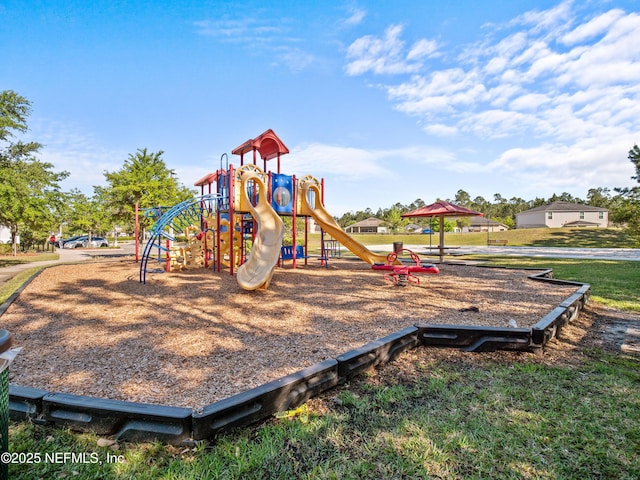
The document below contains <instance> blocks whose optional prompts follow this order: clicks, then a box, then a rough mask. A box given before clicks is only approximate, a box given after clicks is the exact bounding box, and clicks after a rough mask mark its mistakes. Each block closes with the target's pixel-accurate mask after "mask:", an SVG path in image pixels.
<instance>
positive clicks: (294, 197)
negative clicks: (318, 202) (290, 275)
mask: <svg viewBox="0 0 640 480" xmlns="http://www.w3.org/2000/svg"><path fill="white" fill-rule="evenodd" d="M292 190H293V193H292V197H293V198H292V200H293V205H295V204H296V190H297V185H296V176H295V175H294V176H293V178H292ZM291 218H292V221H291V224H292V225H291V237H292V239H291V240H292V241H291V243H292V244H293V249H292V251H291V253H292V255H293V268H296V265H297V264H296V220H297V217H296V209H295V208H294V209H293V216H292V217H291Z"/></svg>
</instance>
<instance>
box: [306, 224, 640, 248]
mask: <svg viewBox="0 0 640 480" xmlns="http://www.w3.org/2000/svg"><path fill="white" fill-rule="evenodd" d="M318 237H319V235H318ZM353 237H354V238H356V239H357V240H359V241H360V242H362V243H364V244H365V245H380V244H389V245H391V244H392V243H393V242H404V243H405V244H408V245H410V244H414V245H429V242H430V241H431V243H432V244H433V245H438V242H439V234H438V233H434V234H433V235H423V234H384V235H377V234H363V235H353ZM430 237H431V238H430ZM488 238H489V239H492V240H507V242H508V245H511V246H529V247H576V248H596V247H597V248H640V245H638V242H637V240H635V239H634V238H633V237H632V236H630V235H629V234H628V233H626V232H625V231H624V230H621V229H616V228H527V229H521V230H517V229H514V230H507V231H505V232H491V233H489V235H488ZM444 243H445V245H457V246H467V245H486V244H487V233H486V232H484V233H452V232H445V234H444Z"/></svg>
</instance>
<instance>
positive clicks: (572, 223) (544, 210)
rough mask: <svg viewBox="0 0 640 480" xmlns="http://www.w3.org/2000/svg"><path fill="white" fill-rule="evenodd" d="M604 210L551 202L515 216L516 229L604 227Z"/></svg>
mask: <svg viewBox="0 0 640 480" xmlns="http://www.w3.org/2000/svg"><path fill="white" fill-rule="evenodd" d="M608 224H609V211H608V210H607V209H606V208H600V207H592V206H590V205H581V204H579V203H569V202H553V203H550V204H548V205H541V206H539V207H535V208H531V209H529V210H525V211H524V212H520V213H517V214H516V228H540V227H548V228H560V227H606V226H607V225H608Z"/></svg>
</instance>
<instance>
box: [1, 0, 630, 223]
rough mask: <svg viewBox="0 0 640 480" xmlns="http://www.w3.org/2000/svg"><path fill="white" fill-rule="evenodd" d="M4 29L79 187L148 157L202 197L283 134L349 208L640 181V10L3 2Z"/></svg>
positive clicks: (333, 200)
mask: <svg viewBox="0 0 640 480" xmlns="http://www.w3.org/2000/svg"><path fill="white" fill-rule="evenodd" d="M0 25H1V26H0V45H1V48H2V58H3V59H2V62H1V63H0V88H1V89H3V90H5V89H11V90H14V91H16V92H18V93H19V94H21V95H23V96H25V97H27V98H28V99H29V100H30V101H31V102H32V105H33V112H32V116H31V117H30V119H29V124H30V131H29V133H28V135H27V136H26V137H23V138H24V139H33V140H36V141H39V142H40V143H42V144H44V148H43V149H42V151H41V154H40V158H41V159H42V160H45V161H49V162H51V163H53V164H54V165H55V167H56V169H58V170H67V171H69V172H70V173H71V175H70V177H69V178H68V179H67V180H65V182H64V183H63V187H64V188H65V189H67V190H69V189H71V188H79V189H81V190H82V191H84V192H85V193H87V194H91V193H92V186H93V185H104V176H103V172H104V171H113V170H117V169H119V168H120V167H121V166H122V164H123V162H124V160H125V159H126V158H127V156H128V154H130V153H134V152H135V151H136V149H138V148H148V149H149V150H151V151H157V150H163V151H164V152H165V154H164V159H165V161H166V163H167V165H168V166H169V168H172V169H174V170H175V171H176V173H177V175H178V177H179V179H180V180H181V181H182V182H183V183H184V184H186V185H192V184H193V182H194V181H196V180H197V179H198V178H200V177H202V176H203V175H205V174H206V173H209V172H212V171H214V170H215V169H216V168H218V166H219V164H220V157H221V155H222V154H223V153H225V152H226V153H228V154H229V158H230V161H231V162H232V163H234V164H239V158H238V157H236V156H232V155H231V153H230V152H231V150H232V149H234V148H235V147H236V146H238V145H240V144H241V143H243V142H244V141H245V140H247V139H249V138H253V137H255V136H257V135H259V134H260V133H262V132H263V131H265V130H267V129H269V128H271V129H273V130H274V131H275V132H276V134H277V135H278V136H279V137H280V138H281V139H282V141H283V142H284V143H285V144H286V145H287V146H288V147H289V149H290V151H291V154H290V155H287V156H285V157H283V159H282V170H283V173H290V174H296V175H298V176H304V175H307V174H310V175H313V176H316V177H318V178H320V177H324V178H325V182H326V195H325V203H326V205H327V209H328V210H329V211H330V212H331V213H332V214H334V215H341V214H342V213H344V212H346V211H350V210H362V209H365V208H367V207H369V208H371V209H373V210H374V211H375V210H377V209H378V208H379V207H383V208H385V207H389V206H391V205H392V204H394V203H395V202H401V203H405V204H408V203H411V202H412V201H414V200H415V199H417V198H421V199H423V200H424V201H425V202H427V203H430V202H432V201H435V200H436V199H438V198H454V196H455V194H456V192H457V191H458V190H459V189H463V190H465V191H467V192H468V193H469V194H470V195H471V197H472V198H474V197H476V196H483V197H485V198H486V199H487V200H493V195H494V194H495V193H499V194H501V195H502V196H503V197H505V198H511V197H522V198H524V199H525V200H529V199H533V198H535V197H548V196H550V195H552V194H553V193H558V194H560V193H562V192H569V193H571V194H572V195H574V196H578V197H581V198H584V197H586V195H587V191H588V189H589V188H595V187H609V188H613V187H617V186H622V187H624V186H631V185H633V184H634V183H633V180H631V179H630V177H631V176H632V175H633V174H634V170H633V166H632V164H631V162H629V161H628V159H627V153H628V151H629V149H630V148H631V147H632V146H633V145H634V144H635V143H640V1H639V0H626V1H625V0H611V1H601V0H598V1H590V0H586V1H585V0H582V1H546V0H537V1H530V0H519V1H507V0H485V1H479V2H476V1H446V2H445V1H439V2H436V1H432V0H423V1H421V0H415V1H393V2H388V1H366V2H365V1H362V2H355V1H345V2H333V1H323V2H319V1H317V2H312V1H309V2H295V1H277V0H276V1H270V2H257V1H256V2H237V1H234V2H226V1H203V0H199V1H192V0H187V1H180V2H178V1H175V2H172V1H153V2H151V1H144V0H134V1H127V0H124V1H117V2H115V1H102V0H95V1H93V2H85V1H47V0H41V1H30V0H4V1H3V2H1V3H0ZM274 168H275V165H274Z"/></svg>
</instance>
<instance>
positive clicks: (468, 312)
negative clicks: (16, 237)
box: [2, 261, 588, 408]
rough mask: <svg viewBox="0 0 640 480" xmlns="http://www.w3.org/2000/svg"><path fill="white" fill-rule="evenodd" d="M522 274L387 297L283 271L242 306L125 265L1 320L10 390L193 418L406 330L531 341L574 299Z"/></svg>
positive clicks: (348, 279) (81, 277)
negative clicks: (469, 331) (185, 411)
mask: <svg viewBox="0 0 640 480" xmlns="http://www.w3.org/2000/svg"><path fill="white" fill-rule="evenodd" d="M530 273H531V272H529V271H522V270H506V269H486V268H477V267H470V266H461V265H442V268H441V273H440V274H439V275H430V276H423V277H422V284H421V285H419V286H415V285H411V286H407V287H397V286H395V285H394V284H392V283H391V282H388V281H385V280H384V279H383V275H382V274H381V273H380V272H374V271H372V270H371V269H370V267H369V266H368V265H367V264H364V263H361V262H352V261H332V262H331V264H330V267H329V268H328V269H325V268H321V267H318V266H317V264H316V265H314V266H309V267H306V268H298V269H297V270H292V269H282V268H279V269H277V271H276V273H275V275H274V277H273V281H272V283H271V286H270V289H269V290H268V291H255V292H247V291H244V290H241V289H240V288H239V287H238V285H237V283H236V281H235V277H233V276H231V275H229V274H228V273H220V274H218V273H215V272H212V271H210V270H192V271H187V272H182V273H177V274H153V275H149V276H148V277H147V279H148V281H147V285H142V284H140V283H139V281H138V266H137V265H136V264H135V263H132V262H130V261H128V262H109V263H91V264H87V263H85V264H79V265H66V266H57V267H54V268H49V269H47V270H45V271H44V272H43V273H42V274H41V275H40V276H38V277H37V278H36V279H35V280H34V281H33V282H31V284H30V285H29V286H28V287H27V288H26V289H25V290H24V291H23V292H22V294H21V295H20V297H19V298H18V299H17V300H16V302H15V303H14V304H13V305H12V306H11V307H10V308H9V309H8V310H7V312H6V313H5V314H4V315H3V316H2V321H3V328H6V329H8V330H10V331H11V332H12V333H13V334H14V337H15V342H14V343H15V344H16V345H18V346H22V347H23V351H22V352H21V353H20V355H19V356H18V357H17V358H16V361H15V362H14V364H13V365H12V368H11V382H12V383H15V384H18V385H24V386H31V387H36V388H42V389H45V390H49V391H57V392H68V393H74V394H79V395H90V396H96V397H107V398H112V399H118V400H127V401H136V402H146V403H159V404H166V405H174V406H186V407H194V408H197V407H199V406H202V405H206V404H209V403H212V402H214V401H217V400H221V399H223V398H226V397H228V396H230V395H233V394H236V393H240V392H242V391H244V390H247V389H249V388H252V387H255V386H258V385H261V384H263V383H266V382H268V381H271V380H274V379H276V378H279V377H282V376H284V375H287V374H289V373H293V372H295V371H297V370H300V369H302V368H305V367H308V366H310V365H313V364H315V363H318V362H320V361H323V360H326V359H328V358H335V357H336V356H338V355H340V354H342V353H345V352H347V351H349V350H351V349H354V348H357V347H360V346H362V345H364V344H366V343H368V342H370V341H372V340H376V339H378V338H381V337H384V336H386V335H388V334H390V333H393V332H396V331H398V330H400V329H402V328H405V327H407V326H410V325H413V324H415V323H436V324H464V325H486V326H501V327H506V326H508V325H509V323H510V322H511V323H513V322H515V323H517V325H518V326H519V327H529V326H531V325H533V324H535V323H536V322H537V321H538V320H539V319H540V318H541V317H543V316H544V315H545V314H546V313H548V312H549V311H550V310H552V309H553V308H554V307H555V306H557V305H558V304H559V303H560V302H561V301H562V300H563V299H565V298H567V297H568V296H569V295H570V294H571V293H573V292H574V291H575V290H576V287H574V286H558V285H552V284H548V283H543V282H536V281H533V280H530V279H527V276H528V275H529V274H530ZM470 306H473V307H476V308H474V309H469V307H470ZM475 310H477V311H475ZM572 328H573V327H572ZM584 328H585V332H586V330H587V329H588V327H587V326H586V324H585V327H584ZM566 331H567V332H569V330H568V329H567V330H566ZM576 335H578V336H580V335H582V337H584V332H583V333H580V332H578V333H576ZM553 348H554V347H553V346H552V347H551V351H552V352H553ZM419 350H423V349H419ZM431 350H432V349H431ZM438 351H442V350H439V349H438ZM447 352H452V351H451V350H447ZM416 354H420V355H424V354H425V353H424V352H421V353H415V352H413V353H409V355H416ZM447 354H449V353H447ZM456 354H459V353H457V352H456ZM500 355H502V353H500Z"/></svg>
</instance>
